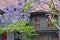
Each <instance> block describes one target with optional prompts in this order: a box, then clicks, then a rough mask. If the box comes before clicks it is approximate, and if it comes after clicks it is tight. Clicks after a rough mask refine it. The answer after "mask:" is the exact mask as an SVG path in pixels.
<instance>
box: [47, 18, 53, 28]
mask: <svg viewBox="0 0 60 40" xmlns="http://www.w3.org/2000/svg"><path fill="white" fill-rule="evenodd" d="M47 26H48V27H49V28H51V27H53V23H52V22H51V20H50V19H49V18H48V19H47Z"/></svg>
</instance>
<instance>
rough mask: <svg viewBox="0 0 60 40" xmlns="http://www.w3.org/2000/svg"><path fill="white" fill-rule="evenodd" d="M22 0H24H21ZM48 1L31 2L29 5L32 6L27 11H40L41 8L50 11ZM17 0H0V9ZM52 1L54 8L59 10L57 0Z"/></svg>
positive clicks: (14, 3) (59, 6)
mask: <svg viewBox="0 0 60 40" xmlns="http://www.w3.org/2000/svg"><path fill="white" fill-rule="evenodd" d="M22 1H24V0H22ZM48 1H49V0H39V3H37V2H33V3H32V4H31V6H33V7H32V8H31V10H29V11H28V12H35V11H41V10H42V11H45V12H49V11H50V5H49V4H48V3H47V2H48ZM17 2H18V0H0V9H3V8H5V7H6V6H8V5H10V4H12V5H16V3H17ZM53 2H54V5H55V8H56V9H57V10H59V11H60V3H59V1H58V0H53Z"/></svg>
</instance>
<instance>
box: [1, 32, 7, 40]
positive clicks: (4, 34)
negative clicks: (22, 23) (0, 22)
mask: <svg viewBox="0 0 60 40" xmlns="http://www.w3.org/2000/svg"><path fill="white" fill-rule="evenodd" d="M2 40H7V33H5V32H4V33H2Z"/></svg>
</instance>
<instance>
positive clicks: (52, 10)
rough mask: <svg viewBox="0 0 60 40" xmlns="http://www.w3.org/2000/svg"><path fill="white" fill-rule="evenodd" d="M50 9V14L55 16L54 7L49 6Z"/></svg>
mask: <svg viewBox="0 0 60 40" xmlns="http://www.w3.org/2000/svg"><path fill="white" fill-rule="evenodd" d="M50 9H51V11H50V13H51V14H55V12H56V9H55V7H54V5H51V8H50Z"/></svg>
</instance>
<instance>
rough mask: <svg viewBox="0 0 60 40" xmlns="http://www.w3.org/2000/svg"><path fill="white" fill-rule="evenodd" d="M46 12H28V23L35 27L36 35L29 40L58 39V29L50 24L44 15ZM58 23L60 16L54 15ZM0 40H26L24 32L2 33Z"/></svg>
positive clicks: (59, 36) (59, 34) (59, 37)
mask: <svg viewBox="0 0 60 40" xmlns="http://www.w3.org/2000/svg"><path fill="white" fill-rule="evenodd" d="M46 14H47V12H32V13H30V25H32V26H33V27H34V28H35V31H36V33H37V34H39V35H37V36H32V37H31V40H59V39H60V33H59V32H60V30H59V29H58V28H57V27H56V25H54V24H52V23H51V21H50V20H49V18H48V17H47V16H46ZM54 18H55V19H56V20H57V22H56V23H57V24H59V20H60V17H59V16H55V17H54ZM0 40H26V36H25V34H24V33H18V32H17V34H16V33H2V35H0Z"/></svg>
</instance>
